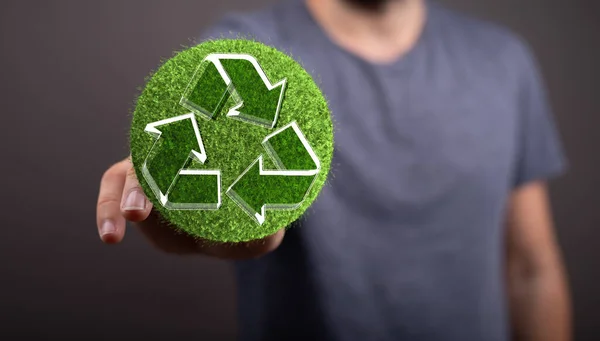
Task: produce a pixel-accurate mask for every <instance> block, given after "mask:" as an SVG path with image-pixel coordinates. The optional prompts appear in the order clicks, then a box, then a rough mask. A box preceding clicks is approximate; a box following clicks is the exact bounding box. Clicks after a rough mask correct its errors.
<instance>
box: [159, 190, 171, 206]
mask: <svg viewBox="0 0 600 341" xmlns="http://www.w3.org/2000/svg"><path fill="white" fill-rule="evenodd" d="M167 201H169V196H168V195H164V194H162V193H160V203H161V204H162V205H163V206H164V205H165V204H166V203H167Z"/></svg>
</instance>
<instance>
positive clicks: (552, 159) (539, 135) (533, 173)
mask: <svg viewBox="0 0 600 341" xmlns="http://www.w3.org/2000/svg"><path fill="white" fill-rule="evenodd" d="M517 55H518V57H517V59H518V60H519V63H517V65H519V73H518V78H519V86H518V94H517V96H518V111H519V112H518V115H519V118H518V135H517V138H518V141H517V156H516V163H515V172H514V177H513V187H514V188H516V187H520V186H522V185H524V184H526V183H528V182H532V181H537V180H548V179H550V178H553V177H556V176H558V175H561V174H562V173H563V172H564V171H565V170H566V167H567V160H566V158H565V155H564V151H563V146H562V143H561V141H560V136H559V133H558V130H557V127H556V124H555V121H554V118H553V113H552V110H551V108H550V104H549V100H548V97H547V92H546V89H545V86H544V84H543V83H544V82H543V79H542V76H541V73H540V71H539V67H538V65H537V62H536V60H535V57H534V55H533V53H532V52H531V50H530V48H529V47H528V46H527V45H526V44H525V43H523V42H521V43H520V44H519V45H518V48H517Z"/></svg>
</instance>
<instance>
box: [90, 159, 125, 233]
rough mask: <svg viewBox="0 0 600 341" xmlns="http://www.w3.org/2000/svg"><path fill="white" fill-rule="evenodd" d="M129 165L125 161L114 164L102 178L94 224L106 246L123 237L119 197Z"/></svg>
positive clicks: (123, 228)
mask: <svg viewBox="0 0 600 341" xmlns="http://www.w3.org/2000/svg"><path fill="white" fill-rule="evenodd" d="M128 166H129V163H128V161H127V159H125V160H123V161H121V162H118V163H116V164H114V165H113V166H112V167H110V168H109V169H108V170H107V171H106V172H105V173H104V175H103V176H102V180H101V182H100V192H99V194H98V204H97V207H96V224H97V226H98V234H99V235H100V239H102V241H103V242H105V243H107V244H114V243H118V242H120V241H121V240H122V239H123V236H124V235H125V218H124V217H123V216H122V215H121V197H122V195H123V186H124V184H125V178H126V172H127V169H128Z"/></svg>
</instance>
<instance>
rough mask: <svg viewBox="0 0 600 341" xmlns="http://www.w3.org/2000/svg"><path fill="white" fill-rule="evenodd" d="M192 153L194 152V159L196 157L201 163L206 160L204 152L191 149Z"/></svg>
mask: <svg viewBox="0 0 600 341" xmlns="http://www.w3.org/2000/svg"><path fill="white" fill-rule="evenodd" d="M192 153H193V154H194V156H195V157H196V159H198V161H200V162H202V163H204V162H206V154H205V153H198V152H197V151H195V150H192Z"/></svg>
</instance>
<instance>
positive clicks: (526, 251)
mask: <svg viewBox="0 0 600 341" xmlns="http://www.w3.org/2000/svg"><path fill="white" fill-rule="evenodd" d="M366 2H367V1H366V0H364V1H363V0H306V3H307V5H308V8H309V10H310V12H311V13H312V15H313V16H314V17H315V19H316V21H317V22H318V23H319V25H320V26H321V27H322V29H323V31H324V32H325V33H326V34H327V35H328V36H329V37H330V39H331V40H332V41H333V42H334V43H336V44H337V45H339V46H340V47H341V48H344V49H346V50H347V51H349V52H350V53H353V54H355V55H356V56H358V57H361V58H363V59H364V60H367V61H370V62H372V63H381V64H385V63H390V62H392V61H394V60H397V59H398V58H400V57H401V56H402V55H403V54H405V53H406V52H407V51H409V50H410V49H411V48H412V47H413V46H414V44H415V43H416V41H417V40H418V37H419V35H420V33H421V31H422V28H423V24H424V18H425V17H426V13H425V8H424V7H425V6H423V1H422V0H389V1H376V2H377V3H378V5H377V6H375V8H376V10H373V8H372V7H365V6H366V5H365V3H366ZM369 6H371V5H369ZM138 191H139V193H142V192H141V190H140V189H139V184H138V183H137V180H136V178H135V173H134V172H133V169H132V168H131V164H130V163H129V161H128V160H123V161H121V162H119V163H117V164H115V165H113V166H112V167H111V168H110V169H109V170H108V171H107V172H106V173H105V175H104V177H103V178H102V184H101V189H100V195H99V199H98V210H97V212H98V218H97V223H98V229H99V233H100V236H101V239H102V240H103V241H104V242H105V243H107V244H114V243H118V242H120V241H121V240H122V239H123V236H124V233H125V221H126V220H130V221H133V222H141V221H144V223H143V224H136V226H137V227H138V228H139V229H140V231H141V232H142V233H143V234H144V235H145V236H147V237H148V238H149V240H150V241H151V242H152V243H153V244H154V245H155V246H157V247H158V248H159V249H161V250H164V251H167V252H172V253H178V254H207V255H211V256H215V257H219V258H227V259H239V258H252V257H258V256H261V255H263V254H265V253H268V252H270V251H272V250H275V249H276V248H277V247H278V246H279V244H280V243H281V240H282V239H283V237H284V231H283V230H282V231H279V232H277V233H276V234H274V235H272V236H270V237H267V238H265V239H264V240H262V241H258V242H253V243H244V244H227V245H225V244H223V245H214V244H212V245H210V246H208V245H207V244H206V243H202V242H198V241H195V240H193V239H191V238H189V237H185V236H183V235H176V234H174V233H173V232H171V231H172V229H169V228H166V227H165V226H161V225H158V224H156V222H155V220H154V219H153V218H152V216H151V217H150V219H146V218H147V217H148V216H149V215H150V212H151V210H152V207H151V205H150V203H149V202H148V200H147V199H145V198H144V197H143V194H141V195H142V198H141V200H140V203H139V205H132V202H128V201H127V200H126V199H127V195H128V194H129V193H132V192H133V193H137V192H138ZM548 202H549V199H548V193H547V190H546V186H545V184H544V183H541V182H535V183H530V184H526V185H524V186H522V187H520V188H518V189H515V190H514V192H513V194H512V195H511V196H510V198H509V200H508V203H507V208H508V209H507V228H506V239H505V245H506V256H507V258H506V265H507V266H506V270H507V271H506V274H507V276H506V280H507V289H508V296H509V298H510V302H509V304H510V309H511V319H512V327H513V328H512V329H513V332H514V334H515V337H516V340H520V341H569V340H571V310H570V300H569V295H568V288H567V284H566V276H565V270H564V266H563V263H562V260H561V255H560V251H559V247H558V245H557V242H556V237H555V233H554V227H553V224H552V219H551V211H550V205H549V203H548ZM106 221H108V222H112V223H113V225H111V224H110V223H108V224H106V225H104V224H105V222H106Z"/></svg>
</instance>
